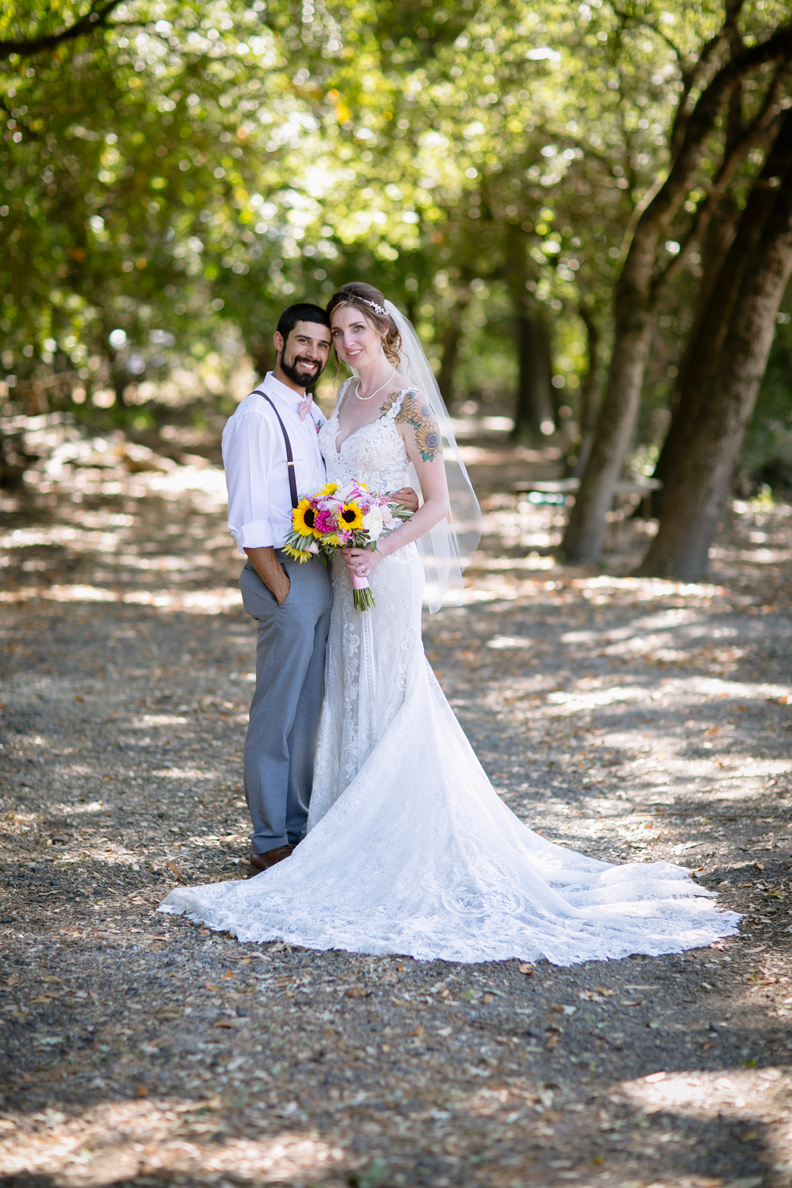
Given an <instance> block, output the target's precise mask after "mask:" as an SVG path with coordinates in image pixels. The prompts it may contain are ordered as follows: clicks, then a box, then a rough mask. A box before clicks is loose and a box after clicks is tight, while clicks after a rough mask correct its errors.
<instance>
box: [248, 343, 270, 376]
mask: <svg viewBox="0 0 792 1188" xmlns="http://www.w3.org/2000/svg"><path fill="white" fill-rule="evenodd" d="M248 351H249V352H250V356H251V358H252V359H253V366H254V367H255V369H256V376H257V382H258V383H261V381H262V380H263V379H264V376H265V375H266V374H267V372H268V371H272V369H273V367H274V366H275V359H276V353H275V344H274V343H273V341H272V339H271V338H259V339H257V340H256V342H252V343H248Z"/></svg>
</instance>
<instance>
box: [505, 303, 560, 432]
mask: <svg viewBox="0 0 792 1188" xmlns="http://www.w3.org/2000/svg"><path fill="white" fill-rule="evenodd" d="M514 337H515V346H516V348H517V399H516V402H515V409H514V429H513V430H512V437H513V438H514V439H515V440H517V441H519V440H520V439H522V438H523V437H526V436H530V437H532V438H536V437H539V436H540V435H541V434H544V433H547V431H548V427H550V430H551V431H552V426H553V400H552V396H551V387H552V385H551V382H550V381H551V378H552V362H551V360H550V336H549V335H548V333H547V327H546V326H545V324H544V322H543V321H542V320H541V318H539V317H538V316H536V315H534V314H532V313H531V312H529V310H528V309H527V308H526V302H524V301H523V302H521V303H520V305H519V306H518V307H517V309H516V310H515V316H514Z"/></svg>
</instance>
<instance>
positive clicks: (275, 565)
mask: <svg viewBox="0 0 792 1188" xmlns="http://www.w3.org/2000/svg"><path fill="white" fill-rule="evenodd" d="M245 552H246V553H247V555H248V557H249V558H250V564H251V565H252V566H253V568H254V569H255V571H256V573H257V574H258V575H259V577H260V578H261V580H262V582H263V583H264V585H265V586H266V587H267V589H268V590H270V591H271V592H272V594H274V596H275V601H276V602H277V604H278V606H281V605H282V603H284V602H285V601H286V595H287V594H288V593H289V590H290V589H291V582H290V581H289V578H288V576H287V574H286V571H285V570H284V568H283V566H282V565H281V563H280V561H279V559H278V555H277V553H276V552H275V550H274V549H272V548H269V547H268V548H260V549H245Z"/></svg>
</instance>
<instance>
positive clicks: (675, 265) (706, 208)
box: [654, 62, 792, 291]
mask: <svg viewBox="0 0 792 1188" xmlns="http://www.w3.org/2000/svg"><path fill="white" fill-rule="evenodd" d="M790 73H792V71H791V70H790V67H789V65H788V63H787V62H783V63H782V64H781V65H780V66H779V68H778V69H777V70H776V72H775V74H774V76H773V80H772V82H771V83H770V86H769V87H768V88H767V93H766V94H765V98H764V102H763V103H762V107H761V109H760V111H759V112H758V113H757V115H756V117H755V118H754V119H753V120H752V121H751V123H750V124H748V126H747V127H745V128H743V129H742V130H741V134H740V135H739V136H738V137H737V138H736V139H734V140H732V141H731V143H730V144H727V149H726V152H725V153H724V157H723V160H722V161H721V165H720V168H719V170H718V172H717V174H716V175H715V178H714V180H713V182H712V185H711V186H710V187H709V190H708V192H707V194H706V196H705V197H704V198H703V199H702V200H701V202H699V204H698V206H697V208H696V212H695V214H694V216H693V220H692V222H691V224H690V227H689V228H688V230H687V232H686V234H685V235H684V237H683V238H682V239H681V240H680V251H679V252H678V253H677V255H676V256H674V257H673V259H671V260H669V262H668V264H667V265H666V267H665V268H664V269H662V270H661V271H660V272H659V274H658V277H657V280H656V281H655V285H654V288H655V291H659V290H660V289H661V288H662V287H663V286H664V285H665V284H667V283H668V281H670V280H671V279H672V277H673V276H674V275H675V274H676V273H677V272H678V271H679V268H680V267H681V265H682V262H683V260H684V258H685V256H686V255H687V252H688V251H689V249H690V247H691V246H692V244H693V243H694V242H695V241H696V240H698V242H699V243H701V242H703V240H704V237H705V236H706V234H707V227H708V225H709V222H710V219H711V218H712V215H713V212H714V210H715V209H716V207H717V204H718V202H719V201H720V200H721V199H722V198H723V196H724V194H725V193H726V192H727V190H728V188H729V186H730V185H731V183H732V181H733V180H734V175H735V173H736V172H737V169H738V168H739V166H740V164H741V163H742V161H743V160H744V159H745V157H746V156H747V154H748V153H749V152H750V151H751V149H753V148H756V147H758V146H762V145H763V144H764V145H765V146H766V145H767V143H768V142H769V141H772V140H774V139H775V136H776V134H777V132H778V129H779V127H780V123H781V120H782V118H783V114H784V113H783V110H782V108H781V99H782V96H783V93H784V90H785V84H786V83H787V81H788V79H789V77H790ZM758 184H759V182H758V181H757V182H755V183H754V185H758Z"/></svg>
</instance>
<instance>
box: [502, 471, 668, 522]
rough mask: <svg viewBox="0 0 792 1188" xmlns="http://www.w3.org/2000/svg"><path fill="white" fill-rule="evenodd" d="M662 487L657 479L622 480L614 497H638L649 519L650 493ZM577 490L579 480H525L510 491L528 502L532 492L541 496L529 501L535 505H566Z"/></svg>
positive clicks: (617, 485)
mask: <svg viewBox="0 0 792 1188" xmlns="http://www.w3.org/2000/svg"><path fill="white" fill-rule="evenodd" d="M662 485H663V484H662V483H661V482H660V480H659V479H654V478H645V479H623V480H621V481H620V482H618V483H617V484H616V486H615V488H614V495H627V496H630V495H638V496H639V497H640V498H641V499H642V500H643V513H644V518H645V519H649V516H650V513H651V499H650V497H651V494H652V491H658V490H659V489H660V487H662ZM579 489H580V479H579V478H562V479H533V480H530V479H526V480H525V481H523V482H519V483H513V484H512V491H514V493H515V495H523V494H526V493H527V494H528V498H529V500H531V494H532V493H534V492H535V493H536V494H537V495H538V496H543V498H538V499H535V500H531V502H535V503H566V502H567V498H568V496H570V495H575V494H577V492H578V490H579ZM549 496H555V498H548V497H549Z"/></svg>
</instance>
